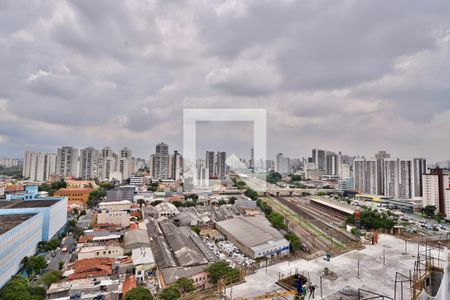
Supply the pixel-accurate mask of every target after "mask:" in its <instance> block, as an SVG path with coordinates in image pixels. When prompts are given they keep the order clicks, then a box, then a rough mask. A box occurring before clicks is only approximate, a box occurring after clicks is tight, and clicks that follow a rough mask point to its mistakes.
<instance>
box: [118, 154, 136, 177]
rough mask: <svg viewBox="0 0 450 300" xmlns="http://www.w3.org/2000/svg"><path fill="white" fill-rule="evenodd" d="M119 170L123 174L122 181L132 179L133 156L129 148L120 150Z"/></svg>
mask: <svg viewBox="0 0 450 300" xmlns="http://www.w3.org/2000/svg"><path fill="white" fill-rule="evenodd" d="M117 169H118V171H119V172H120V173H121V174H122V180H125V179H128V178H130V176H131V174H133V173H134V166H133V156H132V155H131V150H130V149H128V148H127V147H125V148H123V149H122V150H120V153H119V161H118V166H117Z"/></svg>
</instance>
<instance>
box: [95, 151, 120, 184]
mask: <svg viewBox="0 0 450 300" xmlns="http://www.w3.org/2000/svg"><path fill="white" fill-rule="evenodd" d="M99 169H100V172H99V173H100V174H99V176H100V177H101V178H102V180H111V179H112V175H113V174H114V173H115V172H116V171H117V154H115V153H114V152H113V150H112V149H111V148H110V147H105V148H103V149H102V150H101V158H100V161H99Z"/></svg>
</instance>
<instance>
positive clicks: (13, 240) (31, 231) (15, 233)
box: [0, 214, 43, 288]
mask: <svg viewBox="0 0 450 300" xmlns="http://www.w3.org/2000/svg"><path fill="white" fill-rule="evenodd" d="M42 222H43V218H42V216H40V215H39V214H11V215H0V288H2V287H3V286H4V285H5V284H6V283H7V282H8V280H9V279H10V278H11V276H13V275H14V274H16V273H17V272H18V271H19V270H20V265H21V261H22V259H23V258H24V257H25V256H32V255H34V254H35V252H36V245H37V244H38V243H39V241H40V240H41V237H42V228H43V226H42V225H43V223H42Z"/></svg>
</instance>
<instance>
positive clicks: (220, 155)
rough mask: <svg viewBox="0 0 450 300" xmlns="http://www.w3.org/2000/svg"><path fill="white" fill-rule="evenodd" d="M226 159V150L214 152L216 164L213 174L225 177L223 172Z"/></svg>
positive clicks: (219, 177) (225, 166)
mask: <svg viewBox="0 0 450 300" xmlns="http://www.w3.org/2000/svg"><path fill="white" fill-rule="evenodd" d="M226 160H227V153H226V152H222V151H219V152H217V153H216V161H215V163H216V164H215V169H214V171H215V172H214V173H215V174H214V175H215V177H217V178H218V179H224V178H225V174H226V172H227V164H226Z"/></svg>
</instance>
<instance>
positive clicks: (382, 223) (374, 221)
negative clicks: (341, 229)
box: [346, 208, 396, 229]
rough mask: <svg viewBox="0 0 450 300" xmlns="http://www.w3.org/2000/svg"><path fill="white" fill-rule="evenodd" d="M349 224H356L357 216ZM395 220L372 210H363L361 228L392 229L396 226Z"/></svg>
mask: <svg viewBox="0 0 450 300" xmlns="http://www.w3.org/2000/svg"><path fill="white" fill-rule="evenodd" d="M346 223H347V224H355V215H351V216H349V217H348V218H347V220H346ZM395 223H396V222H395V220H394V218H393V217H391V216H390V215H388V214H386V213H384V212H382V213H380V212H378V211H377V210H374V209H370V208H363V210H362V211H361V227H362V228H366V229H379V228H384V229H391V228H392V227H394V225H395Z"/></svg>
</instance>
